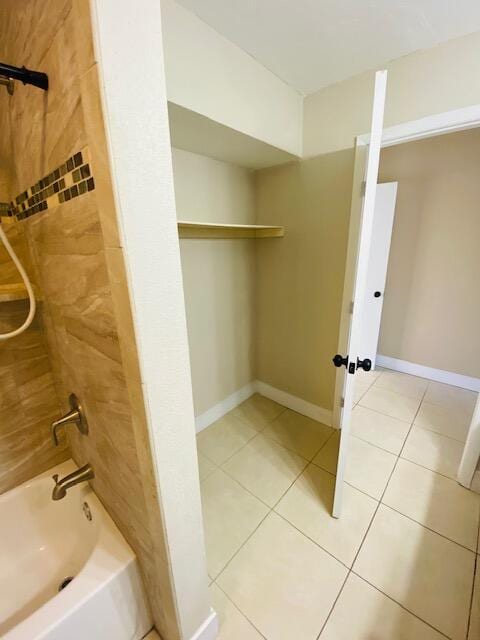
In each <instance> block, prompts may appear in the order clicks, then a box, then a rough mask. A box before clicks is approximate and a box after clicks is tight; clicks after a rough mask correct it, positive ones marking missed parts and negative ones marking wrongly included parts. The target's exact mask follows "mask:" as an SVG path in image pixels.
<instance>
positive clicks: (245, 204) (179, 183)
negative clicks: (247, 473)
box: [173, 149, 255, 416]
mask: <svg viewBox="0 0 480 640" xmlns="http://www.w3.org/2000/svg"><path fill="white" fill-rule="evenodd" d="M173 175H174V182H175V199H176V208H177V216H178V218H179V219H181V220H193V221H202V220H203V221H205V220H208V221H209V222H231V223H236V224H254V223H255V202H254V197H255V192H254V176H253V172H252V171H249V170H247V169H242V168H240V167H238V166H235V165H233V164H229V163H226V162H219V161H218V160H212V159H211V158H207V157H205V156H201V155H197V154H194V153H189V152H187V151H181V150H179V149H173ZM180 250H181V257H182V273H183V288H184V295H185V307H186V314H187V326H188V341H189V346H190V363H191V368H192V385H193V399H194V404H195V415H197V416H198V415H201V414H202V413H204V412H205V411H207V410H208V409H210V408H211V407H213V406H214V405H216V404H217V403H219V402H221V401H222V400H224V399H225V398H226V397H228V396H229V395H230V394H232V393H233V392H235V391H237V390H238V389H240V388H242V387H244V386H245V385H246V384H248V383H249V382H251V381H253V380H254V378H255V375H254V325H255V311H254V302H255V300H254V296H255V242H254V241H252V240H205V239H202V240H198V239H196V240H195V239H183V240H181V241H180Z"/></svg>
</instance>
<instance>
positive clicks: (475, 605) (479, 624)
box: [468, 558, 480, 640]
mask: <svg viewBox="0 0 480 640" xmlns="http://www.w3.org/2000/svg"><path fill="white" fill-rule="evenodd" d="M479 638H480V558H477V570H476V573H475V587H474V590H473V600H472V611H471V613H470V626H469V629H468V640H478V639H479Z"/></svg>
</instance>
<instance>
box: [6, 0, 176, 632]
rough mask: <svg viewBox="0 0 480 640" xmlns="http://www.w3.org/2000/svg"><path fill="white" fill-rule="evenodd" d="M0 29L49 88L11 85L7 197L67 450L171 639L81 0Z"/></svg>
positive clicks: (13, 9)
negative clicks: (131, 557) (67, 416)
mask: <svg viewBox="0 0 480 640" xmlns="http://www.w3.org/2000/svg"><path fill="white" fill-rule="evenodd" d="M32 30H34V31H32ZM0 32H1V33H2V34H6V35H7V38H6V42H5V41H4V42H2V45H1V46H2V47H3V52H2V59H3V60H4V61H5V62H8V63H10V64H14V65H17V66H22V65H25V66H27V67H30V68H33V69H38V70H41V71H45V72H46V73H48V75H49V81H50V88H49V91H48V93H45V92H43V91H41V90H39V89H37V88H34V87H29V86H26V87H24V86H23V85H22V84H21V83H18V82H17V83H16V87H15V94H14V96H12V97H11V98H10V99H9V109H8V111H9V119H10V126H11V130H12V138H11V139H12V145H11V152H12V159H13V170H12V176H11V199H13V204H14V206H16V207H17V211H16V213H17V214H19V215H18V216H17V217H18V218H19V221H18V222H16V223H14V224H15V225H18V226H20V227H21V228H22V229H23V230H24V232H25V236H26V239H27V241H28V245H29V249H30V252H31V256H32V261H33V269H34V278H35V280H36V281H37V282H38V286H39V289H40V291H41V295H42V298H43V303H42V324H43V327H44V335H45V339H46V344H47V348H48V352H49V356H50V363H51V367H52V370H53V376H54V379H55V386H56V391H57V396H58V398H59V400H60V403H61V405H62V409H67V397H68V394H69V393H70V392H72V391H73V392H75V393H76V394H77V395H78V397H79V398H80V399H81V400H82V403H83V404H84V407H85V410H86V413H87V418H88V420H89V425H90V433H89V435H88V437H85V436H81V435H79V434H78V433H77V432H76V430H75V429H74V428H72V427H69V428H68V437H69V443H70V446H71V450H72V454H73V457H74V459H75V460H76V462H77V463H78V464H85V463H86V462H90V463H91V464H92V466H93V467H94V470H95V480H94V481H93V486H94V489H95V491H96V493H97V494H98V496H99V497H100V499H101V500H102V502H103V503H104V505H105V506H106V508H107V509H108V511H109V512H110V514H111V515H112V517H113V518H114V520H115V521H116V523H117V525H118V526H119V528H120V530H121V531H122V533H123V534H124V536H125V537H126V539H127V540H128V542H129V543H130V544H131V546H132V547H133V549H134V550H135V552H136V553H137V555H138V557H139V560H140V564H141V567H142V569H143V573H144V577H145V580H146V583H147V590H148V592H149V596H150V600H151V604H152V610H153V615H154V620H155V624H156V627H157V628H158V630H159V631H160V633H161V634H162V635H163V636H164V637H165V638H172V639H173V638H178V637H179V631H178V622H177V617H176V611H175V605H174V600H173V594H172V591H171V585H170V580H169V569H168V567H169V564H168V562H169V561H168V556H167V552H166V546H165V537H164V530H163V523H162V520H161V513H160V508H159V501H158V498H157V493H156V485H155V482H154V476H153V464H152V458H151V453H150V448H149V440H148V434H147V427H146V420H145V409H144V403H143V396H142V392H141V382H140V374H139V367H138V359H137V355H136V348H135V338H134V332H133V323H132V320H131V311H130V303H129V298H128V290H127V285H126V277H125V271H124V261H123V253H122V249H121V245H120V239H119V234H118V229H117V223H116V214H115V207H114V201H113V193H112V187H111V182H110V173H109V161H108V156H107V150H106V141H105V132H104V125H103V117H102V111H101V106H100V97H99V84H98V69H97V65H96V62H95V57H94V52H93V46H92V35H91V22H90V15H89V3H88V0H27V1H25V2H22V3H9V7H8V8H1V9H0ZM2 104H4V102H3V103H2ZM79 152H81V153H82V163H81V164H79V165H78V166H79V167H80V166H83V165H85V164H86V163H85V162H84V160H86V159H88V164H89V173H88V175H87V174H84V175H80V174H79V175H78V176H77V177H78V180H76V179H75V176H74V173H73V172H74V171H75V170H76V169H77V168H78V167H76V166H75V162H73V166H67V165H68V161H69V159H72V158H75V157H78V156H77V154H78V153H79ZM63 166H66V170H65V171H64V172H63V173H62V167H63ZM57 169H58V170H59V173H58V175H57V173H56V170H57ZM61 180H64V183H63V184H62V183H61ZM88 180H90V182H89V183H88V184H87V181H88ZM82 181H85V185H86V187H85V188H84V189H81V187H80V185H81V183H82ZM55 184H57V186H58V188H57V189H55ZM32 187H34V189H32ZM26 190H28V193H27V197H26V198H25V197H23V196H22V197H21V198H20V199H19V201H18V200H17V199H16V196H20V195H21V194H22V193H24V192H25V191H26ZM67 192H68V194H67ZM61 193H63V194H64V195H63V197H61ZM37 195H38V198H37V199H35V197H36V196H37ZM30 199H32V200H31V202H30ZM40 203H46V204H45V205H43V204H42V206H37V205H39V204H40ZM23 205H25V208H26V209H28V211H29V213H31V215H29V216H28V217H25V216H23V215H22V214H23V213H24V212H25V210H24V209H23Z"/></svg>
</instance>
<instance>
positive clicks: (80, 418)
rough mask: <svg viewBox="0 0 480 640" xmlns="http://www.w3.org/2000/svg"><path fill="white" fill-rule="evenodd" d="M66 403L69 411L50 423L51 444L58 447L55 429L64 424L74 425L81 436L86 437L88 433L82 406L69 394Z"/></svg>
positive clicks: (73, 395)
mask: <svg viewBox="0 0 480 640" xmlns="http://www.w3.org/2000/svg"><path fill="white" fill-rule="evenodd" d="M68 401H69V403H70V411H69V412H68V413H66V414H65V415H64V416H62V417H61V418H59V419H58V420H54V421H53V422H52V440H53V444H54V445H55V446H56V447H58V444H59V442H58V435H57V429H58V428H59V427H62V426H63V425H66V424H75V425H77V429H78V430H79V431H80V433H83V435H87V433H88V422H87V418H86V417H85V413H84V411H83V409H82V405H81V404H80V401H79V399H78V398H77V396H76V395H75V394H74V393H71V394H70V396H69V398H68Z"/></svg>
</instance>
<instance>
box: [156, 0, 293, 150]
mask: <svg viewBox="0 0 480 640" xmlns="http://www.w3.org/2000/svg"><path fill="white" fill-rule="evenodd" d="M161 4H162V24H163V38H164V50H165V72H166V79H167V96H168V100H170V101H171V102H174V103H175V104H178V105H180V106H181V107H185V108H187V109H190V110H191V111H195V112H197V113H200V114H202V115H203V116H207V117H208V118H211V119H212V120H216V121H217V122H220V123H221V124H224V125H226V126H228V127H231V128H232V129H236V130H238V131H241V132H242V133H245V134H247V135H249V136H252V137H254V138H258V139H259V140H262V141H264V142H267V143H269V144H271V145H273V146H275V147H278V148H279V149H283V150H285V151H288V152H290V153H293V154H296V155H300V154H301V148H302V102H303V101H302V96H301V95H300V94H299V93H297V92H296V91H295V90H294V89H292V88H291V87H290V86H288V85H287V84H285V83H284V82H282V81H281V80H280V79H279V78H277V77H276V76H275V75H274V74H273V73H271V72H270V71H268V70H267V69H266V68H265V67H263V66H262V65H261V64H259V63H258V62H257V61H256V60H254V59H253V58H252V57H250V56H249V55H248V54H247V53H245V52H244V51H242V50H241V49H240V48H239V47H237V46H236V45H234V44H233V43H232V42H230V41H229V40H227V39H226V38H224V37H223V36H221V35H220V34H219V33H217V32H216V31H215V30H214V29H212V28H211V27H209V26H208V25H207V24H205V23H204V22H202V21H201V20H200V19H199V18H198V17H197V16H195V15H194V14H193V13H190V12H189V11H187V10H186V9H184V8H183V7H181V6H180V5H178V4H177V3H175V2H174V1H173V0H162V3H161Z"/></svg>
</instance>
